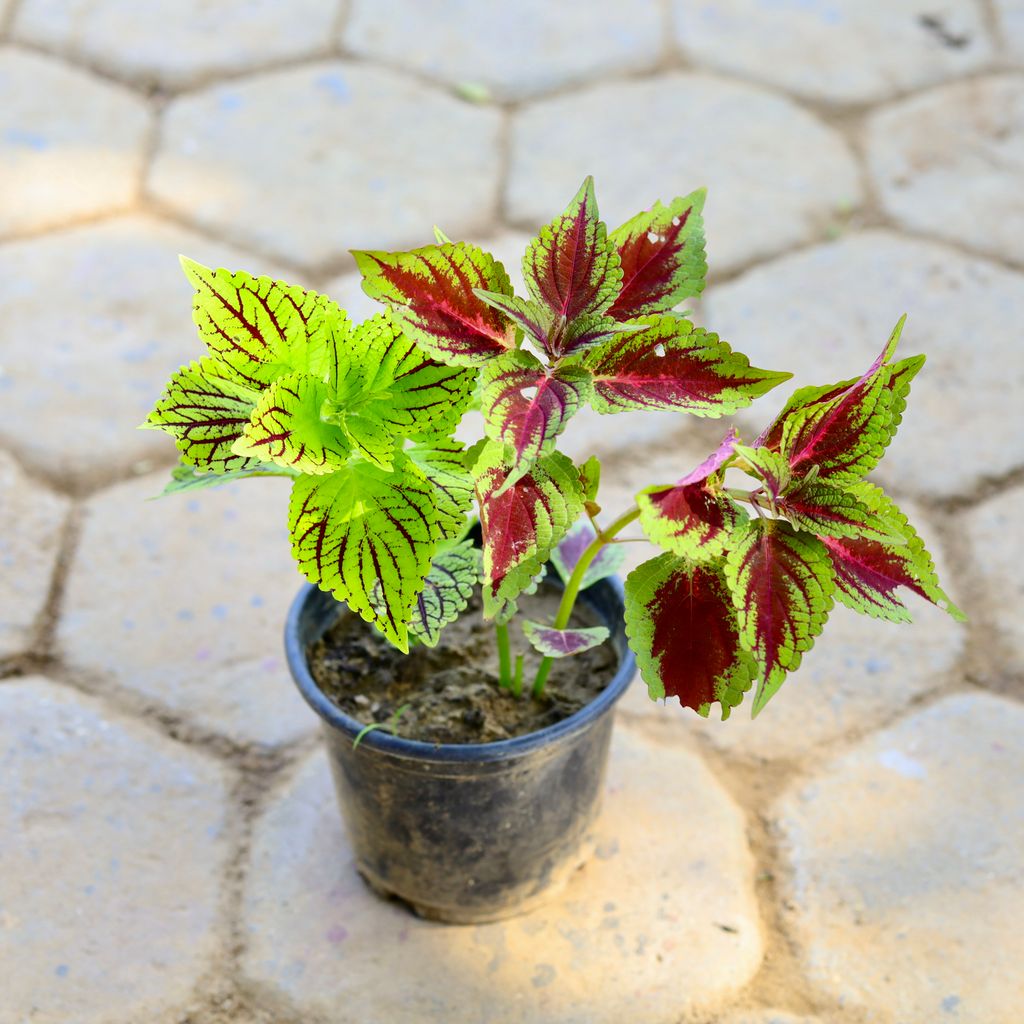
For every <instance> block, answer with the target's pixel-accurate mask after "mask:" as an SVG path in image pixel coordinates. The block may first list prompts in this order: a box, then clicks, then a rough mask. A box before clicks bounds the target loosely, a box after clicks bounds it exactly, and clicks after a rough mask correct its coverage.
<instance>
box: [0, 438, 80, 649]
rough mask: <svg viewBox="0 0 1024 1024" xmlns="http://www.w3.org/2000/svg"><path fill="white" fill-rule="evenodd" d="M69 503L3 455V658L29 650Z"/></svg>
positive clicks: (0, 456)
mask: <svg viewBox="0 0 1024 1024" xmlns="http://www.w3.org/2000/svg"><path fill="white" fill-rule="evenodd" d="M67 509H68V503H67V501H66V500H65V499H64V498H61V497H58V496H57V495H56V494H54V493H53V492H52V491H50V490H48V489H47V488H45V487H42V486H40V485H39V484H36V483H34V482H33V481H31V480H30V479H29V478H28V477H27V476H26V475H25V474H24V473H23V472H22V471H21V470H20V469H19V468H18V465H17V463H16V462H15V461H14V459H12V458H11V457H10V456H9V455H6V454H5V453H3V452H0V523H2V524H3V529H2V530H0V658H3V657H7V656H8V655H11V654H18V653H20V652H23V651H27V650H28V648H29V645H30V643H31V641H32V629H33V626H34V625H35V622H36V619H37V617H38V615H39V613H40V612H41V611H42V610H43V605H44V603H45V602H46V597H47V594H48V593H49V590H50V581H51V579H52V577H53V570H54V567H55V565H56V562H57V549H58V547H59V545H60V534H61V527H62V526H63V524H64V517H65V515H66V514H67Z"/></svg>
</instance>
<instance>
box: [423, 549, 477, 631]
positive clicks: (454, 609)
mask: <svg viewBox="0 0 1024 1024" xmlns="http://www.w3.org/2000/svg"><path fill="white" fill-rule="evenodd" d="M480 557H481V556H480V549H479V548H478V547H476V545H475V544H474V543H473V541H471V540H464V541H461V542H460V543H458V544H456V545H454V546H453V547H450V548H445V549H444V550H443V551H439V552H438V553H437V554H436V555H435V556H434V560H433V562H431V564H430V572H428V573H427V578H426V581H425V582H424V585H423V590H422V591H420V593H419V596H418V597H417V598H416V603H415V604H414V605H413V609H412V618H411V619H410V620H409V632H410V633H412V635H413V636H414V637H416V639H417V640H419V641H420V643H422V644H424V645H425V646H427V647H436V646H437V642H438V640H440V639H441V631H442V630H443V629H444V627H445V626H447V625H449V624H450V623H452V622H454V621H455V620H456V619H457V618H458V617H459V615H460V614H461V613H462V612H463V611H464V610H465V608H466V605H468V604H469V599H470V597H472V595H473V588H474V587H475V586H476V585H477V583H479V582H480Z"/></svg>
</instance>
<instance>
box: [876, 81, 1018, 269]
mask: <svg viewBox="0 0 1024 1024" xmlns="http://www.w3.org/2000/svg"><path fill="white" fill-rule="evenodd" d="M866 147H867V153H868V164H869V167H870V169H871V174H872V176H873V178H874V180H875V182H876V185H877V187H878V191H879V195H880V197H881V200H882V203H883V205H884V206H885V208H886V210H888V211H889V213H890V214H891V215H892V216H893V217H894V218H895V219H896V221H898V222H899V223H900V224H902V225H904V226H906V227H908V228H911V229H913V230H914V231H920V232H923V233H926V234H933V235H937V236H939V237H941V238H945V239H947V240H948V241H950V242H953V243H960V244H963V245H968V246H971V247H972V248H973V249H977V250H978V251H980V252H984V253H987V254H988V255H991V256H995V257H998V258H1002V259H1007V260H1013V261H1014V262H1016V263H1024V208H1022V205H1021V201H1020V196H1021V192H1022V191H1024V75H996V76H993V77H990V78H976V79H972V80H971V81H968V82H960V83H957V84H955V85H946V86H942V87H941V88H938V89H934V90H932V91H930V92H927V93H924V94H922V95H920V96H914V97H912V98H911V99H908V100H906V101H905V102H903V103H900V104H897V105H895V106H893V107H890V108H887V109H884V110H881V111H879V112H878V113H877V114H875V115H874V116H873V117H872V118H871V120H870V122H869V123H868V126H867V130H866Z"/></svg>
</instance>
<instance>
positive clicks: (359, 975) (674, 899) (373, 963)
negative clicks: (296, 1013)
mask: <svg viewBox="0 0 1024 1024" xmlns="http://www.w3.org/2000/svg"><path fill="white" fill-rule="evenodd" d="M612 751H613V752H612V763H611V766H610V780H609V786H608V789H607V791H606V797H605V808H604V811H603V814H602V817H601V819H600V821H599V824H598V826H597V829H598V852H597V854H596V856H595V857H594V858H593V859H592V860H591V861H590V862H589V863H588V864H587V866H586V867H585V868H584V869H583V871H581V872H580V873H579V874H578V875H577V876H576V877H575V878H574V879H573V880H572V882H570V884H569V887H568V889H567V890H566V891H565V892H564V893H563V894H562V895H561V896H560V897H556V898H555V899H554V900H553V902H552V903H550V904H549V905H548V906H547V907H544V908H541V909H539V910H537V911H534V912H532V913H530V914H528V915H525V916H522V917H518V918H513V919H511V920H508V921H503V922H499V923H497V924H489V925H481V926H472V927H450V926H444V925H437V924H433V923H430V922H426V921H421V920H419V919H417V918H415V917H412V916H411V915H410V914H408V913H407V912H406V911H405V910H402V909H400V908H399V907H397V906H396V905H395V904H393V903H386V902H383V901H382V900H380V899H378V898H377V897H375V896H373V895H372V894H371V893H370V891H369V890H368V889H367V888H366V887H365V886H364V884H363V883H362V882H361V881H360V879H359V878H358V876H357V875H356V873H355V871H354V868H353V864H352V855H351V852H350V851H349V848H348V845H347V842H346V840H345V836H344V831H343V829H342V827H341V822H340V818H339V815H338V812H337V810H336V808H335V806H334V794H333V792H332V790H331V781H330V776H329V773H328V770H327V766H326V764H325V763H324V760H323V755H322V754H319V753H318V754H317V755H316V756H314V757H312V758H311V759H310V760H309V761H307V763H306V764H305V765H304V767H303V768H302V770H301V771H300V772H299V773H298V774H297V776H296V777H295V778H294V780H293V781H292V782H291V784H290V785H289V786H288V787H287V788H286V790H285V792H284V793H283V794H281V797H280V799H279V801H278V802H277V803H276V804H275V805H274V806H273V807H272V808H271V810H270V812H269V813H268V815H267V817H266V818H265V819H264V820H263V821H262V822H260V824H259V825H258V826H257V830H256V834H255V838H254V843H253V862H252V868H251V871H250V873H249V878H248V888H247V891H246V894H245V900H244V910H243V913H244V927H245V930H246V934H247V936H248V942H247V947H248V948H247V951H246V953H245V957H244V965H243V966H244V970H245V972H246V974H247V975H248V976H249V977H250V978H251V979H253V980H254V981H255V982H256V983H257V984H259V985H261V986H262V987H265V988H266V989H268V990H270V991H272V992H275V993H278V994H280V993H283V994H285V995H287V996H288V997H289V998H290V1000H292V1001H293V1002H294V1004H295V1005H296V1006H297V1007H298V1008H299V1009H300V1011H302V1012H305V1013H319V1014H322V1015H323V1017H324V1018H325V1019H326V1020H329V1021H332V1022H338V1024H341V1022H343V1021H344V1022H346V1024H348V1022H350V1021H353V1020H356V1019H360V1020H381V1021H385V1020H386V1021H388V1022H389V1024H404V1022H410V1024H411V1022H415V1024H425V1022H427V1021H434V1020H437V1021H451V1020H484V1019H486V1020H488V1021H489V1022H491V1024H504V1022H512V1021H515V1022H516V1024H519V1022H520V1021H524V1020H530V1021H533V1020H538V1021H539V1020H543V1021H544V1022H545V1024H562V1022H564V1024H569V1022H577V1021H587V1024H604V1022H613V1021H614V1022H616V1024H618V1022H620V1021H622V1020H624V1019H626V1018H629V1019H634V1018H635V1019H637V1020H643V1021H644V1022H645V1024H669V1022H675V1021H678V1020H679V1019H680V1015H681V1014H683V1013H685V1012H686V1011H687V1010H688V1009H691V1008H693V1007H694V1006H703V1005H705V1004H707V1003H709V1002H712V1001H713V1000H715V999H717V998H721V997H725V996H728V995H729V994H731V993H733V992H735V991H736V990H737V989H738V988H739V987H741V986H742V985H743V984H744V983H745V982H746V981H747V980H749V978H750V977H751V976H752V975H753V973H754V972H755V971H756V970H757V966H758V963H759V961H760V957H761V936H760V930H759V926H758V918H757V906H756V903H755V902H754V898H753V894H752V890H751V881H750V875H751V868H752V863H751V858H750V854H749V853H748V851H747V846H746V841H745V838H744V825H743V819H742V815H741V814H740V812H739V811H738V809H737V808H736V806H735V805H734V804H733V803H732V801H731V800H730V798H729V797H728V795H727V794H726V793H725V791H724V790H723V789H722V788H721V787H720V786H719V784H718V783H717V782H716V781H715V780H714V779H713V778H712V777H711V775H710V774H709V773H708V771H707V769H706V768H705V767H704V766H703V764H702V763H701V762H700V761H699V760H698V759H697V758H696V757H695V756H694V755H693V754H690V753H688V752H686V751H685V750H683V749H679V748H671V747H663V746H660V745H658V744H657V743H656V742H654V741H652V740H648V739H645V738H643V737H640V736H638V735H636V734H633V733H631V732H629V731H628V730H626V729H624V728H623V727H622V726H621V725H620V726H619V727H618V729H617V730H616V735H615V739H614V741H613V744H612ZM658 778H661V779H664V780H685V785H677V784H665V785H659V784H656V783H655V781H654V780H656V779H658ZM396 979H399V980H400V983H398V984H396Z"/></svg>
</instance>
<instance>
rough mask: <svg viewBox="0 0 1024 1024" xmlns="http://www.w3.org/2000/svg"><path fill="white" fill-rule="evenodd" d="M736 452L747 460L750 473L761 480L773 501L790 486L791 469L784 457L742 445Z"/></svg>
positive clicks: (766, 449)
mask: <svg viewBox="0 0 1024 1024" xmlns="http://www.w3.org/2000/svg"><path fill="white" fill-rule="evenodd" d="M735 452H736V454H737V455H739V456H741V457H742V458H744V459H746V460H747V463H748V464H749V466H750V471H751V472H752V473H753V474H754V475H755V476H757V477H758V478H760V480H761V482H762V483H763V484H764V486H765V487H766V488H767V490H768V493H769V494H770V495H771V497H772V501H775V500H776V499H777V498H778V497H779V495H780V494H781V493H782V492H783V491H784V490H785V489H786V488H787V487H788V486H789V482H790V479H791V478H792V474H791V473H790V469H789V461H788V460H787V459H786V457H785V456H784V455H782V454H780V453H779V452H776V451H772V449H770V448H748V447H747V446H746V445H742V444H738V445H736V447H735ZM741 468H742V467H741Z"/></svg>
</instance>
